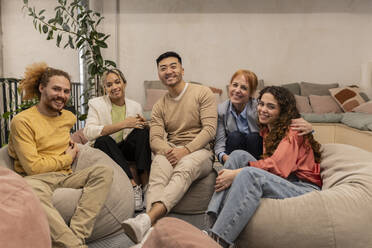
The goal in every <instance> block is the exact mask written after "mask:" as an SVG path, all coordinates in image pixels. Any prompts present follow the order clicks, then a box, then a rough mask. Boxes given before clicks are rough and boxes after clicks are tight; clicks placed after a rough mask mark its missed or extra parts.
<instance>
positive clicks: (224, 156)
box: [222, 154, 229, 163]
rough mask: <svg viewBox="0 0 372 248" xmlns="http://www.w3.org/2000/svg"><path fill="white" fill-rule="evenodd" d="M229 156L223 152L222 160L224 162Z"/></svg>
mask: <svg viewBox="0 0 372 248" xmlns="http://www.w3.org/2000/svg"><path fill="white" fill-rule="evenodd" d="M228 158H229V155H227V154H225V155H223V156H222V160H223V162H224V163H226V161H227V159H228Z"/></svg>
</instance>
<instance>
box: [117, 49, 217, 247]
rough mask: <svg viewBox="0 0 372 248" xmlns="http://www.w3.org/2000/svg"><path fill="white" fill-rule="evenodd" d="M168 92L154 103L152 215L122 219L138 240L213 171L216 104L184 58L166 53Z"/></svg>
mask: <svg viewBox="0 0 372 248" xmlns="http://www.w3.org/2000/svg"><path fill="white" fill-rule="evenodd" d="M156 63H157V66H158V75H159V79H160V80H161V81H162V83H163V84H164V85H165V86H166V87H167V89H168V93H167V94H166V95H165V96H164V97H162V98H161V99H160V100H159V101H158V102H157V103H156V104H155V105H154V107H153V109H152V116H151V126H150V145H151V149H152V151H153V152H154V153H155V155H156V156H155V158H154V160H153V162H152V165H151V172H150V182H149V189H148V192H147V208H146V209H147V213H144V214H140V215H138V216H137V217H136V218H131V219H128V220H126V221H125V222H124V223H123V228H124V230H125V232H126V234H127V235H128V236H129V237H130V238H131V239H132V240H133V241H134V242H135V243H139V242H141V241H142V240H143V237H144V236H145V234H146V233H149V232H150V231H149V230H151V229H150V227H151V225H153V224H154V223H155V222H156V221H157V220H158V219H159V218H161V217H163V216H164V215H165V214H166V213H167V212H169V211H170V210H171V209H172V208H173V207H174V206H175V205H176V204H177V203H178V202H179V201H180V200H181V199H182V197H183V195H184V194H185V193H186V191H187V190H188V188H189V187H190V185H191V183H192V182H193V181H195V180H196V179H198V178H202V177H205V176H206V175H208V173H210V172H211V170H212V162H213V153H212V151H211V146H210V145H211V144H210V143H211V142H212V141H213V139H214V137H215V134H216V126H217V105H216V102H215V97H214V95H213V93H212V91H211V90H210V89H209V88H208V87H205V86H201V85H196V84H189V83H185V81H183V79H182V77H183V74H184V69H183V68H182V60H181V57H180V56H179V55H178V54H177V53H175V52H166V53H164V54H162V55H160V56H159V58H158V59H157V60H156Z"/></svg>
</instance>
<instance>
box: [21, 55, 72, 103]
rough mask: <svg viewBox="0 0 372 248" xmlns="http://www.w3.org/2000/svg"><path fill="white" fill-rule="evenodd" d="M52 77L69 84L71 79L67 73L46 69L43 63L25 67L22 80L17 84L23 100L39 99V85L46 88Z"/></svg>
mask: <svg viewBox="0 0 372 248" xmlns="http://www.w3.org/2000/svg"><path fill="white" fill-rule="evenodd" d="M53 76H63V77H65V78H66V79H68V81H69V82H70V83H71V78H70V76H69V75H68V73H67V72H64V71H62V70H58V69H54V68H52V67H48V65H47V64H46V63H45V62H40V63H34V64H31V65H29V66H28V67H26V71H25V74H24V78H23V79H22V80H21V82H20V84H19V89H20V90H21V92H22V93H23V100H30V99H33V98H35V97H37V98H39V99H40V94H41V93H40V91H39V85H40V84H41V85H43V86H46V85H47V84H48V82H49V79H50V78H51V77H53Z"/></svg>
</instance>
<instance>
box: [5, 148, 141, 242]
mask: <svg viewBox="0 0 372 248" xmlns="http://www.w3.org/2000/svg"><path fill="white" fill-rule="evenodd" d="M79 149H80V150H79V155H78V159H77V160H75V162H74V164H73V170H81V169H84V168H86V167H88V166H93V165H105V166H110V167H112V168H113V169H114V177H113V183H112V186H111V191H110V193H109V195H108V197H107V200H106V202H105V204H104V206H103V208H102V211H101V213H100V214H99V216H98V218H97V220H96V223H95V226H94V229H93V233H92V235H91V237H90V238H89V239H88V240H87V242H91V241H93V240H97V239H99V238H102V237H105V236H108V235H110V234H112V233H115V232H117V231H122V229H121V224H120V223H121V222H123V221H124V220H126V219H128V218H130V217H132V216H133V214H134V196H133V189H132V186H131V183H130V181H129V179H128V177H127V175H126V174H125V173H124V171H123V170H122V169H121V168H120V167H119V166H118V165H117V164H116V163H115V162H114V161H113V160H112V159H111V158H109V157H108V156H107V155H106V154H105V153H103V152H102V151H100V150H98V149H94V148H92V147H90V146H88V145H79ZM0 165H5V166H6V167H8V168H11V169H13V161H12V160H11V159H10V157H9V156H8V154H7V147H4V148H2V149H1V150H0ZM80 196H81V189H69V188H60V189H57V190H56V191H55V192H54V194H53V204H54V206H55V207H56V208H57V209H58V211H59V212H60V213H61V215H62V217H63V218H64V220H65V221H66V223H68V222H69V221H70V219H71V217H72V215H73V214H74V212H75V208H76V205H77V202H78V201H79V199H80Z"/></svg>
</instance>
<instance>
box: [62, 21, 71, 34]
mask: <svg viewBox="0 0 372 248" xmlns="http://www.w3.org/2000/svg"><path fill="white" fill-rule="evenodd" d="M62 29H63V30H64V31H66V32H70V26H69V25H67V24H66V23H64V24H63V25H62Z"/></svg>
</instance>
